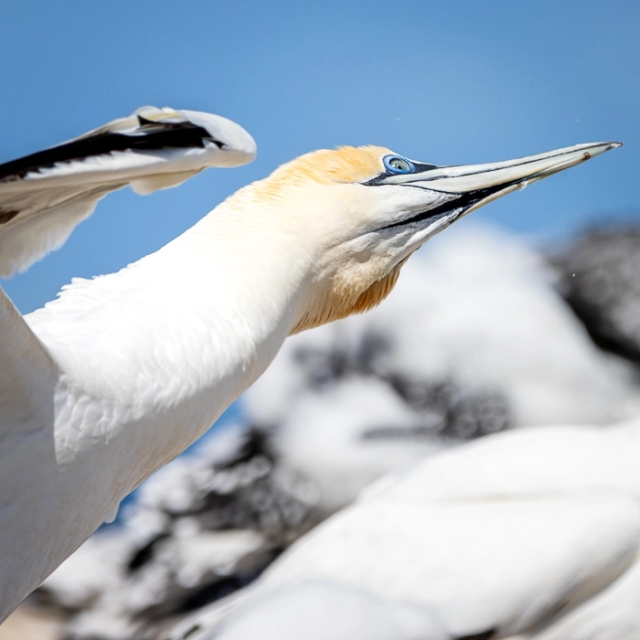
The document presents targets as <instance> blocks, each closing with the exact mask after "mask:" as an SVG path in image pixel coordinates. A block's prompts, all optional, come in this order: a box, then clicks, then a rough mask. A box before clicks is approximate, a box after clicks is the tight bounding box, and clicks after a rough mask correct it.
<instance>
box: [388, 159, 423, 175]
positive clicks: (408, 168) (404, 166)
mask: <svg viewBox="0 0 640 640" xmlns="http://www.w3.org/2000/svg"><path fill="white" fill-rule="evenodd" d="M382 162H384V166H385V168H386V170H387V171H389V172H390V173H413V172H414V171H415V170H416V168H415V166H414V165H413V162H411V160H409V159H407V158H403V157H402V156H385V157H384V158H382Z"/></svg>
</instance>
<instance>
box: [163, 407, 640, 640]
mask: <svg viewBox="0 0 640 640" xmlns="http://www.w3.org/2000/svg"><path fill="white" fill-rule="evenodd" d="M639 456H640V420H638V419H637V418H636V419H634V420H632V421H629V422H626V423H621V424H618V425H611V426H610V427H609V428H608V429H603V428H602V427H594V426H588V425H587V426H585V425H583V426H546V427H537V428H525V429H520V430H513V431H508V432H504V433H500V434H495V435H490V436H487V437H485V438H481V439H479V440H476V441H475V442H473V443H468V444H465V445H462V446H460V447H457V448H455V449H451V450H449V451H447V452H444V453H441V454H438V455H436V456H434V457H432V458H430V459H428V460H426V461H424V462H423V463H421V464H420V465H418V466H417V467H416V468H415V469H413V470H412V471H410V472H408V473H406V474H404V475H403V476H401V477H398V478H395V479H394V478H391V479H384V480H381V481H380V482H379V483H378V484H377V486H373V487H371V488H370V489H368V491H367V493H365V495H363V496H362V497H361V499H360V500H359V501H357V502H356V503H354V504H353V505H351V506H350V507H347V508H346V509H344V510H343V511H341V512H338V513H337V514H335V515H334V516H332V517H331V518H329V519H328V520H326V521H325V522H324V523H322V524H321V525H319V526H318V527H316V528H315V529H313V530H312V531H311V532H310V533H308V534H307V535H306V536H304V537H303V538H301V539H300V540H298V541H297V542H296V543H294V544H293V546H292V547H290V548H289V549H288V550H287V551H286V552H285V553H284V554H283V555H282V556H280V557H279V558H278V559H277V560H276V561H275V562H274V564H272V565H271V566H270V567H269V568H268V569H267V570H266V571H265V573H263V574H262V576H261V577H260V578H259V579H258V581H256V582H255V583H253V585H251V586H250V587H248V588H247V589H246V590H245V591H244V592H236V593H235V594H233V595H232V596H231V597H230V599H229V600H226V601H225V600H222V601H219V602H218V603H215V604H214V605H212V606H211V607H209V608H207V609H205V610H203V611H201V612H200V613H199V614H197V615H195V616H193V617H191V618H189V619H187V620H185V621H183V622H182V623H181V624H180V625H179V626H178V627H177V628H176V630H175V632H174V633H173V634H171V638H172V640H186V638H187V637H188V638H189V640H210V639H213V638H216V639H219V640H232V639H233V640H249V639H250V638H252V637H256V635H255V633H256V629H257V626H256V624H257V623H258V622H259V621H260V620H261V616H262V614H261V609H262V608H263V605H262V603H263V602H268V601H269V600H270V599H273V600H274V601H275V605H274V609H273V612H272V613H273V615H272V617H271V619H270V629H271V630H272V637H274V638H276V637H278V638H279V637H284V638H287V637H289V636H287V635H286V633H287V631H286V630H287V629H288V628H290V626H292V625H293V627H294V628H296V625H297V626H298V627H299V626H301V625H303V623H304V620H295V621H293V622H292V620H291V617H292V616H293V617H295V615H296V614H295V608H294V607H291V606H290V605H293V604H294V602H295V594H296V593H297V592H298V589H299V588H301V587H304V585H305V584H308V583H309V582H311V583H314V582H317V581H319V582H329V583H336V584H338V585H340V586H341V587H343V588H347V589H354V590H358V589H364V590H366V592H367V593H368V594H370V597H372V598H379V599H380V600H382V601H383V603H384V604H386V605H387V606H390V607H394V608H398V607H402V606H411V607H413V608H416V609H418V610H419V609H420V608H421V607H424V613H425V614H428V615H432V616H434V619H435V620H436V621H440V623H441V624H442V628H443V629H444V631H445V632H446V634H447V637H450V638H456V639H460V638H466V639H470V638H474V639H482V640H492V639H493V638H496V639H497V638H510V639H511V640H630V639H632V638H638V637H640V619H639V618H638V607H639V606H640V470H639V467H638V457H639ZM331 609H332V606H331V605H329V604H326V605H325V608H324V610H323V613H324V616H325V617H327V618H330V617H331V615H332V613H331ZM283 611H287V612H288V616H282V615H281V612H283ZM239 614H243V621H242V623H241V620H240V618H239V617H238V616H239ZM279 629H282V635H281V634H280V633H279ZM190 630H191V631H192V633H188V632H189V631H190ZM252 633H253V634H254V635H252ZM299 637H301V638H302V637H305V636H304V635H301V636H299ZM365 637H366V636H362V638H363V639H364V638H365ZM354 638H360V636H357V635H356V636H354Z"/></svg>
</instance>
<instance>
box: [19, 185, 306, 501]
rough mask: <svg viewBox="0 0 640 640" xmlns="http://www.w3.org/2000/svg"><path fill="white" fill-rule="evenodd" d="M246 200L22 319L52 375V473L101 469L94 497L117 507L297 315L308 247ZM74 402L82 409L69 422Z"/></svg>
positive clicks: (216, 409) (196, 428) (202, 423)
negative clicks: (54, 367) (46, 354)
mask: <svg viewBox="0 0 640 640" xmlns="http://www.w3.org/2000/svg"><path fill="white" fill-rule="evenodd" d="M240 193H242V192H240ZM248 204H250V203H247V202H245V201H244V200H243V198H242V197H240V198H238V196H235V197H234V198H232V199H231V200H230V201H227V202H225V203H223V204H222V205H220V206H219V207H217V208H216V209H214V210H213V211H212V212H211V213H210V214H209V215H208V216H207V217H205V218H204V219H203V220H202V221H200V222H199V223H198V224H197V225H195V226H194V227H193V228H191V229H189V230H188V231H187V232H186V233H184V234H183V235H182V236H180V237H179V238H177V239H176V240H174V241H173V242H171V243H170V244H169V245H167V246H166V247H164V248H163V249H161V250H160V251H158V252H157V253H155V254H152V255H150V256H147V257H146V258H144V259H142V260H140V261H139V262H137V263H135V264H133V265H131V266H130V267H128V268H126V269H124V270H122V271H121V272H119V273H116V274H111V275H109V276H104V277H101V278H98V279H96V280H93V281H82V282H79V283H77V284H74V285H73V286H72V287H70V288H69V289H68V290H67V291H65V292H64V293H63V294H62V296H61V298H60V299H59V300H56V301H55V302H53V303H50V304H49V305H47V307H46V308H45V309H42V310H40V311H38V312H36V313H34V314H32V315H31V316H30V317H29V318H28V321H29V322H30V324H31V326H32V328H33V330H34V331H35V332H36V333H37V335H38V336H39V337H40V339H41V340H42V341H43V343H44V344H45V345H46V346H47V347H48V349H49V350H50V352H51V353H52V355H53V357H54V359H55V360H56V362H57V363H58V364H59V366H60V368H61V370H62V372H63V376H62V378H61V380H60V382H59V385H58V388H57V389H56V392H55V393H56V402H55V404H56V412H55V413H56V418H55V433H56V436H55V449H56V457H57V462H58V465H59V466H62V467H64V468H65V469H67V471H66V472H67V473H68V472H69V471H70V470H71V469H72V468H76V467H78V465H80V466H81V467H83V466H84V465H85V464H86V465H89V466H90V467H92V468H94V469H95V468H96V466H99V467H101V468H103V469H104V470H105V474H106V476H109V477H106V476H105V478H104V482H105V484H106V485H107V486H109V485H110V486H111V491H107V487H105V491H104V494H105V495H114V494H115V495H117V500H119V499H121V498H122V497H123V495H125V494H126V493H127V492H128V491H130V490H132V489H133V488H134V487H135V486H136V485H137V484H138V483H139V482H141V481H142V480H143V479H144V478H146V477H147V476H148V475H150V474H151V473H152V472H153V471H155V470H156V469H157V468H158V467H160V466H161V465H162V464H164V463H166V462H167V461H168V460H171V459H172V458H174V457H175V456H176V455H178V454H179V453H181V452H182V451H183V450H184V449H185V448H186V447H188V446H189V445H190V444H191V443H192V442H194V441H195V440H196V439H197V438H198V437H200V436H201V435H202V434H203V433H204V432H205V431H206V430H207V429H208V428H209V427H210V426H211V424H212V423H213V422H214V421H215V420H216V419H217V418H218V416H219V415H220V414H221V413H222V411H224V409H226V408H227V407H228V406H229V404H231V402H233V401H234V400H235V399H236V398H237V397H238V396H239V395H240V394H241V393H242V392H243V391H244V390H245V389H246V388H247V387H248V386H249V385H250V384H252V383H253V382H254V381H255V379H256V378H257V377H258V376H259V375H260V374H261V373H262V372H263V371H264V369H265V368H266V367H267V365H268V364H269V363H270V361H271V360H272V359H273V357H274V356H275V354H276V353H277V351H278V349H279V348H280V345H281V344H282V342H283V340H284V339H285V337H286V336H287V334H288V333H289V332H290V330H291V327H292V326H293V325H294V324H295V322H296V321H297V319H298V317H299V315H300V308H301V305H302V304H303V301H302V300H301V295H302V294H301V293H300V292H301V291H302V290H304V283H305V279H308V278H309V273H310V269H311V266H312V264H313V260H314V255H313V250H312V245H313V243H311V242H309V243H308V245H306V246H305V241H304V235H302V239H301V235H300V234H299V233H298V232H296V233H291V229H289V230H287V229H274V226H277V225H274V222H275V220H277V219H278V218H280V220H282V216H278V217H277V218H276V219H275V220H274V216H273V212H272V211H269V209H268V208H262V209H259V208H256V207H248V206H247V205H248ZM285 217H286V216H285ZM283 256H286V257H287V258H286V260H285V259H283ZM85 402H89V403H90V405H91V411H89V412H88V413H87V414H86V415H85V414H82V413H80V414H79V412H78V406H79V405H82V403H85ZM89 415H90V417H89ZM89 466H88V467H87V470H88V468H89ZM111 502H113V500H112V501H111ZM108 508H110V505H105V510H108Z"/></svg>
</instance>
